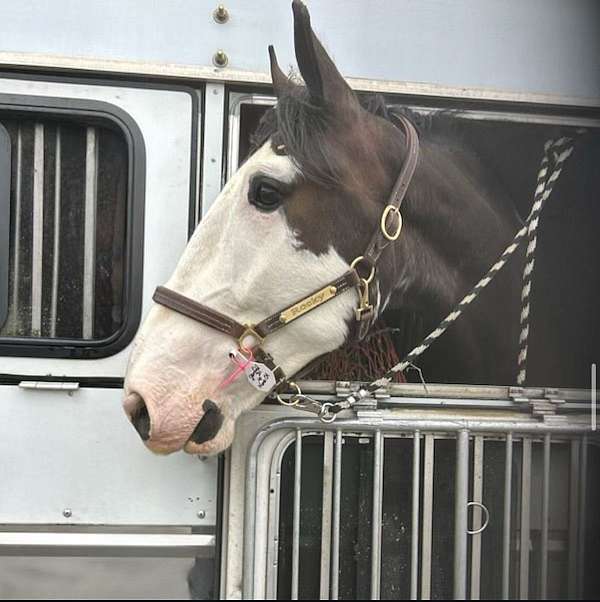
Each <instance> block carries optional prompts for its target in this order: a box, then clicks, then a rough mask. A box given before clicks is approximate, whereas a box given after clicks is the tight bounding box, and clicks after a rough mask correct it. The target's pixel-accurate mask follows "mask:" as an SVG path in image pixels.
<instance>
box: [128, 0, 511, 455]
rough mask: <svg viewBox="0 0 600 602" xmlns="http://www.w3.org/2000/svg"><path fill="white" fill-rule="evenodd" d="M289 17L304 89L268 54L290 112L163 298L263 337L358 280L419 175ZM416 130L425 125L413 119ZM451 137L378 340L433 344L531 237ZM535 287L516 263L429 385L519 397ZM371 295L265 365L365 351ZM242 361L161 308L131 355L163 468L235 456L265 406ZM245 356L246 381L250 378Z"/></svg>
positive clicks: (269, 349) (302, 329) (382, 291)
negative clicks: (165, 459)
mask: <svg viewBox="0 0 600 602" xmlns="http://www.w3.org/2000/svg"><path fill="white" fill-rule="evenodd" d="M292 9H293V17H294V46H295V54H296V59H297V63H298V67H299V72H300V75H301V76H302V79H303V81H304V84H302V83H300V82H298V81H296V80H295V79H294V78H290V77H287V76H286V75H285V74H284V73H283V71H282V70H281V68H280V67H279V66H278V63H277V59H276V56H275V52H274V50H273V49H272V48H271V47H270V48H269V55H270V64H271V77H272V84H273V90H274V93H275V95H276V97H277V104H276V105H275V106H274V107H273V108H272V109H270V110H269V111H268V112H267V113H266V114H265V116H264V117H263V119H262V121H261V123H260V125H259V127H258V130H257V132H256V134H255V137H254V147H253V150H252V153H251V154H250V156H249V157H248V158H247V159H246V161H245V162H244V163H243V164H242V165H241V166H240V167H239V169H238V170H237V172H236V173H235V174H234V175H233V176H232V177H231V178H230V180H229V181H228V182H227V183H226V185H225V186H224V188H223V190H222V192H221V193H220V195H219V196H218V198H217V200H216V201H215V203H214V204H213V205H212V206H211V208H210V210H209V211H208V213H207V215H206V216H205V218H204V219H203V220H202V221H201V223H200V224H199V226H198V227H197V229H196V230H195V232H194V234H193V235H192V237H191V239H190V241H189V243H188V245H187V247H186V249H185V252H184V253H183V255H182V257H181V259H180V261H179V263H178V264H177V266H176V268H175V271H174V273H173V274H172V276H171V278H170V279H169V281H168V282H167V283H166V286H167V287H168V289H169V290H171V291H174V292H175V293H177V294H179V295H181V296H182V297H181V298H182V299H189V300H192V301H193V302H196V303H201V304H203V307H208V308H210V310H211V312H218V315H222V316H230V317H232V318H233V319H234V321H235V322H236V324H242V325H245V324H257V323H258V322H260V321H261V320H263V319H264V318H265V317H266V316H269V315H271V314H273V313H274V312H277V311H279V310H280V309H281V308H282V307H285V306H287V305H289V304H293V303H295V302H296V301H297V300H298V299H299V298H303V297H307V296H310V295H312V294H313V293H314V291H318V290H319V289H320V288H321V287H327V286H328V283H331V281H332V280H333V279H335V278H337V277H339V276H340V275H342V274H345V273H347V272H348V270H349V269H350V266H351V264H352V263H353V261H354V260H355V259H356V258H358V257H360V256H361V255H362V253H363V252H364V249H365V247H366V246H367V245H368V243H369V240H370V239H371V237H372V235H373V232H374V231H376V230H377V229H378V228H379V224H380V221H381V219H382V217H381V216H382V212H383V211H384V208H385V206H386V203H387V202H388V198H389V195H390V191H391V190H392V188H393V186H394V183H395V182H396V179H397V176H398V174H399V172H400V171H401V169H402V166H403V165H404V164H405V163H406V161H407V159H408V152H409V149H408V135H407V134H406V132H405V131H404V130H403V129H402V128H399V127H398V126H397V124H396V120H397V117H396V118H393V116H392V115H391V114H389V113H388V112H387V111H386V110H385V108H384V107H383V105H382V103H375V106H370V107H365V106H364V103H361V101H360V99H359V98H358V97H357V95H356V94H355V93H354V92H353V91H352V89H351V88H350V86H349V85H348V84H347V82H346V81H345V79H344V78H343V77H342V75H341V74H340V73H339V71H338V69H337V68H336V66H335V64H334V62H333V61H332V59H331V58H330V56H329V55H328V53H327V52H326V50H325V49H324V47H323V45H322V44H321V42H320V41H319V39H318V38H317V36H316V34H315V33H314V31H313V29H312V25H311V21H310V16H309V13H308V10H307V8H306V7H305V6H304V4H303V3H302V2H300V1H299V0H294V2H293V4H292ZM372 104H373V103H372ZM404 119H407V120H411V119H412V120H414V115H412V114H411V113H410V112H408V111H405V112H404ZM442 129H443V128H442ZM442 134H443V132H442ZM442 134H440V133H439V132H437V131H436V130H435V128H430V129H428V128H421V131H420V152H419V156H418V161H417V164H416V169H415V171H414V175H413V177H412V179H411V181H410V184H409V186H408V191H407V194H406V198H405V200H404V202H403V205H402V210H401V217H402V223H403V226H402V229H401V231H400V230H399V226H398V224H396V225H395V226H397V227H398V233H399V236H398V238H397V240H395V241H394V242H392V243H391V244H389V245H388V246H387V247H386V248H385V250H384V251H383V253H382V254H381V257H380V259H379V261H378V264H377V270H376V273H374V274H373V281H372V282H371V283H370V285H369V291H370V302H371V306H372V317H371V318H370V323H371V324H372V323H373V322H374V321H375V320H376V319H378V318H379V317H381V316H382V315H384V314H386V315H389V314H390V313H393V312H394V311H396V310H398V311H402V312H408V313H410V312H417V313H418V315H419V316H421V318H422V321H423V326H424V328H425V329H427V328H429V327H435V325H436V324H437V323H438V322H439V321H440V320H441V319H442V318H443V317H444V316H445V315H446V314H447V313H448V311H450V310H451V309H452V307H453V306H454V305H455V303H456V302H457V301H458V300H459V299H460V298H461V297H462V295H464V294H465V292H466V291H468V290H469V289H470V287H471V286H472V285H473V284H474V283H475V282H477V280H478V279H479V278H480V277H481V276H482V275H483V274H484V273H485V272H486V270H487V269H488V267H489V266H490V265H492V264H493V262H494V261H495V260H496V259H497V257H498V256H499V255H500V253H501V252H502V250H503V249H504V248H505V247H506V245H507V244H508V243H509V242H510V240H511V239H512V237H513V235H514V233H515V232H516V231H517V230H518V229H519V227H520V226H521V225H522V221H521V218H520V217H519V214H518V212H517V210H516V209H515V205H514V203H513V202H512V201H511V199H510V197H509V194H508V193H507V192H506V191H505V189H504V187H503V186H501V184H500V183H499V182H498V179H497V178H495V177H494V174H493V173H492V172H490V171H489V170H487V169H486V167H485V166H484V165H483V164H482V162H481V161H480V160H479V159H478V157H477V156H476V154H475V153H473V152H472V151H470V150H469V149H468V148H467V147H466V146H464V145H461V144H459V143H456V142H454V143H452V142H451V141H450V140H449V138H448V137H447V136H444V135H442ZM521 269H522V263H521V261H520V260H518V259H517V260H516V261H514V262H512V263H511V264H509V265H507V266H506V268H505V269H504V270H503V272H501V273H500V274H499V275H498V277H497V278H496V279H495V281H494V282H493V283H492V284H491V285H490V286H489V287H488V289H486V290H485V291H484V292H483V293H482V295H481V299H478V301H477V303H476V304H474V305H473V306H472V307H471V308H470V310H469V312H467V314H466V315H464V316H463V317H462V318H461V319H460V321H458V322H457V323H455V324H453V325H452V326H451V327H450V329H449V330H448V332H447V333H446V334H445V335H444V337H443V338H442V339H441V340H440V341H439V342H437V343H436V345H435V346H434V348H432V350H431V351H430V352H428V354H427V355H426V357H424V365H425V366H428V368H426V372H427V373H428V374H435V378H436V379H438V380H439V381H442V382H474V383H488V384H489V383H504V384H506V383H512V382H514V376H515V358H516V350H517V340H518V313H519V298H520V295H519V293H520V288H519V287H520V270H521ZM363 294H364V289H361V287H360V286H357V287H350V288H349V290H347V291H345V292H344V293H343V294H339V295H336V296H334V298H331V299H329V300H328V302H327V303H323V304H318V306H317V307H315V308H314V309H313V310H312V311H310V312H308V313H305V314H304V315H302V316H301V317H299V318H298V319H297V320H294V321H293V322H290V323H289V324H287V325H286V327H285V328H281V329H279V330H277V331H276V332H273V333H272V335H271V336H269V337H267V338H266V339H265V341H264V343H263V345H262V347H263V348H264V351H265V352H266V353H267V354H268V355H269V356H270V357H272V358H273V359H274V362H275V364H276V365H277V367H280V368H281V369H282V370H283V371H284V373H285V374H286V375H294V374H296V373H297V372H298V371H300V370H301V369H303V368H304V367H305V366H306V365H307V364H309V363H310V362H312V361H313V360H314V359H315V358H317V357H319V356H321V355H322V354H324V353H327V352H330V351H332V350H334V349H337V348H339V347H340V346H342V345H343V344H344V343H345V342H347V341H348V340H350V339H351V338H352V337H355V336H356V332H357V329H356V311H355V310H356V308H357V306H359V305H360V304H361V295H363ZM251 334H256V333H254V332H253V333H251ZM240 347H241V344H240ZM239 351H240V350H239V349H237V348H236V345H235V342H234V341H233V339H232V337H231V336H228V335H227V334H226V333H225V332H222V331H220V330H219V329H215V328H214V327H212V328H211V327H210V326H209V325H207V324H206V323H201V322H197V321H194V320H190V318H189V317H188V316H186V315H182V314H181V313H179V312H177V311H172V310H171V309H170V308H169V307H165V306H164V305H163V304H160V303H157V304H156V305H154V306H153V307H152V309H151V310H150V312H149V314H148V315H147V317H146V319H145V321H144V323H143V325H142V327H141V328H140V331H139V333H138V335H137V336H136V339H135V342H134V348H133V351H132V354H131V357H130V362H129V365H128V369H127V374H126V378H125V382H124V402H123V405H124V409H125V412H126V414H127V416H128V417H129V419H130V420H131V422H132V423H133V425H134V427H135V428H136V430H137V431H138V433H139V434H140V436H141V438H142V439H143V440H144V442H145V444H146V446H147V447H148V448H149V449H150V450H152V451H153V452H156V453H162V454H164V453H171V452H175V451H178V450H182V449H183V450H184V451H186V452H188V453H194V454H202V455H210V454H215V453H219V452H221V451H223V450H225V449H226V448H227V447H229V446H230V444H231V443H232V440H233V437H234V432H235V423H236V419H237V418H238V416H240V414H241V413H242V412H245V411H247V410H249V409H251V408H253V407H255V406H257V405H258V404H260V403H261V402H262V401H263V399H264V398H265V396H266V393H265V391H264V390H261V389H260V388H255V387H253V386H251V383H250V382H249V381H248V379H247V378H245V377H244V373H243V370H241V374H240V368H239V366H238V367H237V368H236V367H235V365H234V364H232V361H231V358H232V357H233V358H234V359H235V358H236V357H237V355H239ZM236 354H237V355H236ZM242 356H243V357H242V358H241V359H240V358H238V359H237V360H236V361H237V362H238V363H240V362H243V361H245V360H248V357H247V356H245V355H243V354H242ZM248 361H249V360H248ZM232 371H233V372H232ZM236 375H237V376H238V377H237V378H234V377H235V376H236Z"/></svg>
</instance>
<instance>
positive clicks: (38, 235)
mask: <svg viewBox="0 0 600 602" xmlns="http://www.w3.org/2000/svg"><path fill="white" fill-rule="evenodd" d="M43 258H44V124H43V123H36V124H35V127H34V135H33V226H32V246H31V335H32V336H35V337H39V336H40V335H41V331H42V271H43V265H42V261H43Z"/></svg>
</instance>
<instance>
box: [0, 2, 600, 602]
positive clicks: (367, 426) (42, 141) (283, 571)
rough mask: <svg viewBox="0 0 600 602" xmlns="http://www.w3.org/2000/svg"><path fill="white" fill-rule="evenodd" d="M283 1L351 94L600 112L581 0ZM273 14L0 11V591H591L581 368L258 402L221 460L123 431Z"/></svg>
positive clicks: (501, 117)
mask: <svg viewBox="0 0 600 602" xmlns="http://www.w3.org/2000/svg"><path fill="white" fill-rule="evenodd" d="M308 4H309V7H310V9H311V12H312V16H313V22H314V23H315V26H316V29H317V30H319V32H320V34H321V38H322V39H323V40H324V42H325V44H326V45H327V47H328V49H329V50H330V51H331V52H332V54H333V56H334V57H335V58H336V61H337V65H338V67H339V68H340V71H341V72H342V73H343V74H344V75H345V76H347V77H348V79H349V82H350V84H351V85H352V86H353V87H354V88H355V89H356V90H359V91H361V92H378V93H381V94H384V95H385V98H386V101H388V102H389V103H395V104H404V105H409V106H410V107H412V108H414V109H415V110H416V111H419V112H421V113H422V114H424V115H426V114H427V113H428V112H429V111H431V110H432V109H438V108H453V109H460V110H461V118H464V119H466V120H469V121H470V123H472V124H474V125H472V127H473V128H477V127H480V126H481V124H500V125H502V124H504V125H507V124H510V126H511V127H513V128H516V129H518V130H519V131H520V132H521V133H522V136H523V137H524V138H525V137H527V136H528V135H529V132H533V131H534V130H536V131H538V132H542V133H541V134H540V135H543V134H544V132H545V131H546V130H544V129H543V128H550V129H551V128H553V127H556V126H561V127H568V128H572V129H573V131H576V130H578V129H581V128H586V129H587V130H592V131H594V129H595V128H598V127H600V117H599V113H598V110H599V109H600V77H599V76H598V74H599V72H600V65H599V64H598V57H600V35H599V34H600V10H599V9H598V5H597V3H596V2H594V0H589V1H586V0H578V1H577V2H560V1H559V0H553V1H550V2H549V1H547V0H532V1H530V2H527V3H524V2H519V1H518V0H511V1H509V2H503V3H499V2H494V1H493V0H484V1H482V0H479V1H477V2H475V1H471V0H453V1H450V0H443V1H438V0H436V1H434V0H423V1H422V2H420V3H414V2H410V1H409V0H401V1H393V0H382V1H380V2H367V1H366V0H351V1H345V2H343V3H342V2H326V1H325V0H311V1H310V2H309V3H308ZM291 27H292V21H291V15H290V7H289V2H287V1H286V2H277V3H275V2H267V1H265V0H254V1H253V2H244V1H243V0H228V1H226V2H224V3H223V4H222V5H218V3H217V2H213V3H211V2H208V1H191V0H180V1H177V2H152V3H148V2H143V1H141V0H120V1H119V2H116V1H113V0H110V1H109V0H103V1H98V0H88V1H87V2H85V3H75V2H72V1H70V0H54V2H51V3H49V2H40V1H39V0H24V1H23V2H20V3H3V5H2V6H1V7H0V32H1V37H0V39H1V40H2V44H1V50H0V417H1V419H0V424H1V426H0V452H1V453H0V484H1V487H2V490H1V491H2V494H1V495H0V554H2V556H3V559H2V562H1V563H0V597H2V598H5V599H8V598H27V597H65V598H66V597H89V598H95V597H126V598H127V597H131V598H133V597H182V596H187V595H188V587H189V588H190V590H191V592H192V595H193V596H194V597H197V598H207V597H227V598H240V597H242V596H244V597H247V598H275V597H279V598H288V597H291V598H298V597H301V598H316V597H321V598H334V599H337V598H338V597H340V598H364V597H369V596H371V597H373V598H380V597H383V598H394V597H395V598H398V597H406V598H408V597H410V598H423V599H428V598H443V597H449V596H454V597H456V598H465V597H470V598H472V599H477V598H480V597H484V598H485V597H488V598H493V597H500V596H502V597H504V598H509V597H522V598H526V597H528V596H532V597H541V598H546V597H569V598H571V597H584V596H593V595H597V594H598V592H599V591H600V587H599V585H600V584H599V583H598V579H597V577H596V575H595V572H596V571H594V569H593V560H594V558H593V553H594V552H595V550H596V549H597V545H598V539H599V536H600V525H599V523H598V521H597V519H596V518H595V512H594V511H593V504H595V503H597V501H598V497H599V495H600V491H599V490H598V488H597V485H596V483H595V481H594V479H591V478H589V476H590V475H593V474H595V472H596V471H597V470H598V464H599V463H600V455H599V450H598V447H597V438H596V434H595V405H594V404H593V402H594V400H595V391H594V389H593V386H592V380H593V378H594V376H593V375H594V374H595V372H594V370H595V368H594V365H593V361H589V362H587V363H586V365H585V366H582V367H581V369H580V372H579V373H578V374H583V375H584V376H582V377H580V378H578V379H576V380H577V382H570V383H568V385H569V386H568V387H550V386H547V385H549V384H551V383H552V379H549V380H548V382H547V383H536V384H541V385H542V386H536V387H520V388H517V387H511V386H510V385H512V384H513V383H506V386H503V387H501V386H492V385H486V384H485V383H482V384H481V386H472V385H471V386H460V385H445V384H435V385H433V384H428V385H422V384H414V383H413V384H394V385H390V387H389V388H388V389H386V390H383V391H381V393H380V394H378V398H377V399H376V400H374V401H373V402H372V403H370V404H364V405H362V406H361V407H359V408H358V409H357V411H356V412H353V413H351V414H350V415H348V416H347V417H342V419H341V420H340V421H339V422H336V423H333V424H331V425H323V424H322V423H321V422H319V420H318V419H316V418H312V417H309V416H308V415H300V416H298V412H297V411H295V410H292V409H288V408H283V407H280V406H275V405H268V404H265V405H263V406H261V407H260V408H258V409H257V410H255V411H252V412H249V413H248V414H247V415H245V416H244V417H243V418H242V419H241V421H240V424H238V431H237V434H236V439H235V441H234V444H233V447H232V449H231V450H230V451H229V452H228V453H227V454H226V455H225V457H224V458H219V459H218V458H198V457H195V456H189V455H185V454H176V455H173V456H168V457H158V456H153V455H151V454H149V453H148V452H147V450H146V449H145V448H144V446H143V445H141V444H140V441H139V438H138V437H137V436H135V433H134V432H133V430H132V429H131V428H130V426H129V425H128V424H127V421H126V419H125V418H124V415H123V412H122V409H121V395H122V390H121V387H122V382H123V375H124V372H125V368H126V362H127V357H128V354H129V351H130V343H131V340H132V338H133V336H134V334H135V333H136V330H137V328H138V326H139V324H140V319H141V317H142V316H143V315H144V314H145V313H146V312H147V310H148V309H149V307H150V304H151V303H152V301H151V296H152V292H153V290H154V288H155V287H156V286H157V285H158V284H161V283H163V282H165V281H166V280H167V279H168V277H169V275H170V274H171V272H172V270H173V268H174V266H175V264H176V262H177V260H178V258H179V256H180V255H181V253H182V252H183V249H184V247H185V244H186V241H187V239H188V236H189V235H190V233H191V232H192V230H193V229H194V227H195V225H196V224H197V223H198V221H199V220H201V219H202V216H203V215H204V214H205V213H206V211H207V210H208V208H209V207H210V205H211V203H212V202H213V200H214V199H215V198H216V196H217V194H218V192H219V191H220V189H221V187H222V185H223V183H224V182H225V180H226V179H227V177H228V175H230V174H231V173H232V172H233V171H235V169H236V168H237V166H238V164H239V163H240V161H241V160H243V158H244V157H245V156H246V154H247V152H248V148H249V142H248V140H249V136H250V134H251V132H252V130H253V128H254V127H255V125H256V123H257V122H258V119H259V118H260V116H261V115H262V114H263V112H264V111H265V110H266V109H267V108H268V107H269V106H271V105H273V103H274V102H275V100H274V98H273V95H272V90H271V88H270V78H269V76H268V58H267V45H268V44H274V45H275V46H276V48H277V50H278V53H279V56H280V63H281V64H282V65H284V66H286V67H291V66H292V65H293V64H294V60H293V58H292V57H293V54H292V48H293V44H292V39H293V34H292V29H291ZM536 128H537V129H536ZM590 169H593V168H592V167H590ZM596 169H597V164H596ZM529 177H530V178H531V179H532V180H534V179H535V173H531V174H529ZM563 198H564V197H563ZM596 201H597V199H596ZM595 260H596V263H595V267H594V270H595V271H596V272H600V270H598V267H599V266H598V262H597V255H596V258H595ZM557 277H558V276H557ZM593 286H597V282H596V284H594V285H593ZM594 290H595V291H596V294H597V292H598V288H596V289H594ZM596 299H597V297H596ZM532 311H533V312H535V307H533V310H532ZM586 328H587V330H590V329H592V330H593V329H595V330H596V332H595V335H596V339H597V335H598V334H599V333H598V332H597V330H598V322H597V321H593V320H592V319H591V318H590V321H589V326H586ZM575 344H578V342H577V341H575ZM586 344H587V343H586ZM598 351H599V349H598V346H597V344H596V346H595V347H594V348H593V349H592V350H591V351H590V354H589V356H590V357H591V358H592V360H593V359H594V358H598ZM594 354H595V355H594ZM586 357H587V356H586ZM559 361H562V359H559V360H557V362H559ZM588 377H589V378H588ZM342 379H343V376H342ZM355 388H356V383H353V382H346V381H345V380H340V381H336V382H330V381H312V382H307V383H305V384H304V386H303V390H304V391H306V392H309V393H312V394H314V395H315V396H317V397H318V398H319V399H321V400H324V401H327V400H337V399H342V398H344V397H346V396H348V395H349V394H350V392H351V391H352V390H354V389H355ZM586 567H587V568H586ZM188 572H189V575H188ZM188 581H189V585H188Z"/></svg>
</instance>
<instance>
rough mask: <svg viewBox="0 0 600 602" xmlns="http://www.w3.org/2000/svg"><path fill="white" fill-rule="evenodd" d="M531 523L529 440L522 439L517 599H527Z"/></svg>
mask: <svg viewBox="0 0 600 602" xmlns="http://www.w3.org/2000/svg"><path fill="white" fill-rule="evenodd" d="M530 521H531V439H530V438H529V437H524V438H523V458H522V469H521V538H520V543H519V598H520V599H521V600H527V599H528V598H529V549H530V539H529V531H530Z"/></svg>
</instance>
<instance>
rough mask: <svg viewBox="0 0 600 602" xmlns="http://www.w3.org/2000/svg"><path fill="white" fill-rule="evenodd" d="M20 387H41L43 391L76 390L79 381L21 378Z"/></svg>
mask: <svg viewBox="0 0 600 602" xmlns="http://www.w3.org/2000/svg"><path fill="white" fill-rule="evenodd" d="M19 387H21V389H41V390H43V391H77V389H79V383H74V382H65V381H45V380H22V381H21V382H20V383H19Z"/></svg>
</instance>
